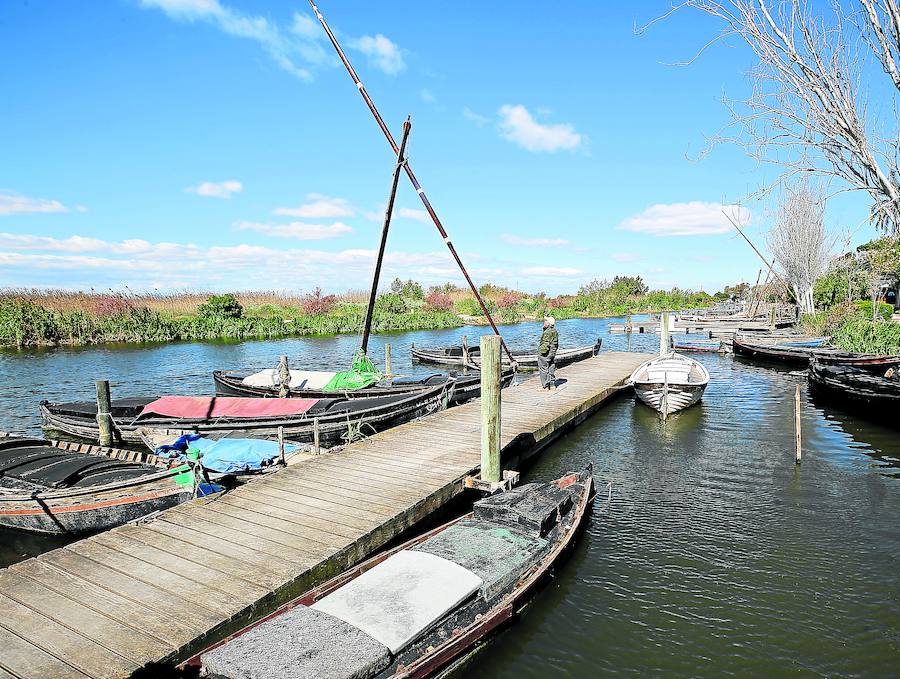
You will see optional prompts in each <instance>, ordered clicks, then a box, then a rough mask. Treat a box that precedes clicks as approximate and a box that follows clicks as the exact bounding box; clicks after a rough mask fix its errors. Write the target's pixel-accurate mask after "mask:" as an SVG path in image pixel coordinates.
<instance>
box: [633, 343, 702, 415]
mask: <svg viewBox="0 0 900 679" xmlns="http://www.w3.org/2000/svg"><path fill="white" fill-rule="evenodd" d="M629 381H630V382H631V384H632V385H633V386H634V393H635V396H637V397H638V398H639V399H640V400H641V401H643V402H644V403H646V404H647V405H648V406H650V407H651V408H653V409H654V410H656V411H657V412H659V413H660V415H662V417H663V419H665V418H667V417H668V416H669V415H671V414H672V413H676V412H678V411H679V410H683V409H685V408H688V407H690V406H692V405H694V404H695V403H697V402H698V401H699V400H700V399H701V398H703V392H704V391H706V385H708V384H709V371H708V370H707V369H706V367H705V366H704V365H703V364H702V363H700V362H698V361H695V360H694V359H692V358H688V357H687V356H682V355H681V354H677V353H675V352H674V351H673V352H669V353H667V354H662V355H660V356H656V357H654V358H651V359H650V360H649V361H644V362H643V363H641V365H639V366H638V367H637V368H636V369H635V371H634V372H633V373H631V379H630V380H629Z"/></svg>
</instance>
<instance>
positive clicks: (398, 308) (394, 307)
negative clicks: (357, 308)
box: [375, 292, 406, 316]
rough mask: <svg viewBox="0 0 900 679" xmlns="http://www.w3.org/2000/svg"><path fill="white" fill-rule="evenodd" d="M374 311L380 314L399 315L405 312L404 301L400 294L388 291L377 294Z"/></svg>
mask: <svg viewBox="0 0 900 679" xmlns="http://www.w3.org/2000/svg"><path fill="white" fill-rule="evenodd" d="M375 311H378V312H380V313H382V314H391V315H393V316H399V315H400V314H405V313H406V302H404V301H403V298H402V297H401V296H400V295H398V294H396V293H393V292H388V293H385V294H383V295H378V297H377V298H376V299H375Z"/></svg>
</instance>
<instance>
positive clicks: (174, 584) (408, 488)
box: [0, 352, 647, 679]
mask: <svg viewBox="0 0 900 679" xmlns="http://www.w3.org/2000/svg"><path fill="white" fill-rule="evenodd" d="M646 358H647V355H646V354H635V353H622V352H605V353H602V354H600V355H599V356H598V357H596V358H592V359H589V360H586V361H582V362H580V363H576V364H574V365H572V366H569V367H567V368H564V369H561V370H559V371H558V372H557V377H558V378H560V379H561V380H565V382H564V383H563V384H561V385H560V387H559V388H558V389H556V390H555V391H544V390H542V389H540V385H539V384H538V382H537V380H536V379H535V380H529V381H528V382H526V383H525V384H522V385H519V386H516V387H512V388H509V389H506V390H504V391H503V396H502V402H503V405H502V423H503V424H502V427H503V430H502V444H503V455H504V461H505V464H506V465H507V466H515V465H516V464H517V463H518V462H520V461H521V460H523V459H526V458H527V457H529V456H530V455H533V454H535V453H536V452H538V451H539V450H541V449H542V448H543V447H544V446H546V445H547V444H548V443H550V442H551V441H552V440H554V439H555V438H556V437H557V436H559V435H560V434H561V433H563V432H565V431H567V430H568V429H570V428H571V427H572V426H575V425H576V424H578V423H579V422H580V421H582V420H583V419H584V418H586V417H587V416H588V415H590V414H591V413H593V412H594V411H595V410H596V409H597V408H599V407H600V405H601V404H602V403H603V402H604V401H605V400H606V399H607V398H609V397H610V396H611V395H612V394H614V393H615V392H616V391H617V388H618V387H619V386H621V385H622V384H623V383H624V382H625V380H626V379H627V378H628V376H629V375H630V374H631V372H632V371H633V370H634V368H636V367H637V366H638V365H639V364H640V363H641V362H643V361H644V360H645V359H646ZM480 413H481V404H480V401H478V400H476V401H473V402H470V403H468V404H466V405H463V406H459V407H456V408H453V409H451V410H448V411H445V412H441V413H438V414H436V415H433V416H431V417H428V418H425V419H423V420H419V421H417V422H412V423H409V424H406V425H403V426H400V427H397V428H394V429H391V430H389V431H387V432H383V433H381V434H377V435H375V436H372V437H370V438H368V439H366V440H364V441H361V442H359V443H354V444H352V445H350V446H347V447H346V448H345V449H344V450H343V451H341V452H339V453H334V454H325V455H321V456H317V457H315V458H313V459H310V460H307V461H305V462H303V463H301V464H298V465H295V466H291V467H288V468H286V469H284V470H282V471H279V472H277V473H275V474H272V475H271V476H267V477H265V478H260V479H258V480H256V481H253V482H252V483H249V484H247V485H245V486H242V487H241V488H238V489H236V490H234V491H232V492H230V493H227V494H225V495H223V496H221V497H218V498H215V499H213V500H210V501H207V502H205V503H204V502H202V501H198V502H194V503H188V504H187V505H182V506H180V507H176V508H174V509H170V510H168V511H166V512H163V513H162V514H160V515H159V516H158V517H157V518H155V519H153V520H152V521H149V522H147V523H144V524H141V525H129V526H122V527H120V528H117V529H114V530H111V531H108V532H105V533H102V534H99V535H96V536H93V537H90V538H86V539H84V540H81V541H79V542H75V543H73V544H71V545H68V546H67V547H64V548H61V549H57V550H54V551H52V552H48V553H46V554H43V555H41V556H39V557H37V558H34V559H29V560H27V561H24V562H22V563H19V564H16V565H14V566H12V567H10V568H8V569H6V570H2V571H0V679H7V678H8V677H18V678H19V679H30V678H32V677H35V678H37V677H50V676H52V677H85V676H87V677H122V676H128V675H130V674H132V673H135V672H138V671H139V670H142V669H143V670H144V671H146V673H147V674H146V676H153V675H154V670H153V666H154V665H155V664H157V663H170V662H175V661H179V660H183V659H185V658H186V657H189V656H190V655H191V654H193V653H194V652H197V651H199V650H201V649H203V648H204V647H205V646H206V645H208V644H209V643H212V642H213V641H215V640H217V639H219V638H221V637H223V636H225V635H227V634H228V633H230V632H231V631H234V630H235V629H237V628H239V627H240V626H242V625H244V624H246V623H247V622H250V621H251V620H253V619H255V618H258V617H261V616H262V615H265V614H266V613H268V612H270V611H271V610H272V609H273V608H274V607H276V606H277V605H279V604H281V603H283V602H284V601H286V600H288V599H290V598H292V597H293V596H296V595H297V594H300V593H301V592H303V591H305V590H306V589H309V588H310V587H311V586H313V585H314V584H315V583H316V582H318V581H321V580H322V579H324V578H327V577H330V576H332V575H334V574H337V573H339V572H341V571H343V570H345V569H346V568H347V567H348V566H349V565H352V564H353V563H356V562H358V561H360V560H361V559H363V558H364V557H366V556H367V555H369V554H370V553H372V552H374V551H375V550H377V549H378V548H379V547H381V546H382V545H384V544H385V543H386V542H388V541H389V540H391V539H392V538H394V537H396V536H397V535H399V534H401V533H402V532H403V531H404V530H406V529H407V528H409V527H411V526H413V525H415V524H416V523H417V522H419V521H421V520H422V519H424V518H426V517H427V516H428V515H429V514H431V513H432V512H433V511H434V510H436V509H438V508H439V507H441V506H442V505H444V504H445V503H446V502H447V501H449V500H450V499H451V498H453V497H454V496H455V495H457V494H458V493H460V492H461V491H462V490H463V479H464V477H465V476H466V475H467V474H469V473H470V472H472V471H473V470H474V469H476V468H477V467H478V465H479V460H480V437H481V417H480Z"/></svg>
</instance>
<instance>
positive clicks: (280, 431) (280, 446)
mask: <svg viewBox="0 0 900 679" xmlns="http://www.w3.org/2000/svg"><path fill="white" fill-rule="evenodd" d="M278 455H279V457H281V464H283V465H285V466H287V460H286V459H285V457H284V427H278Z"/></svg>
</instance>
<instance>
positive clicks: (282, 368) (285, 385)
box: [278, 356, 291, 398]
mask: <svg viewBox="0 0 900 679" xmlns="http://www.w3.org/2000/svg"><path fill="white" fill-rule="evenodd" d="M290 395H291V369H290V367H289V366H288V357H287V356H282V357H281V359H280V360H279V361H278V398H287V397H288V396H290Z"/></svg>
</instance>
